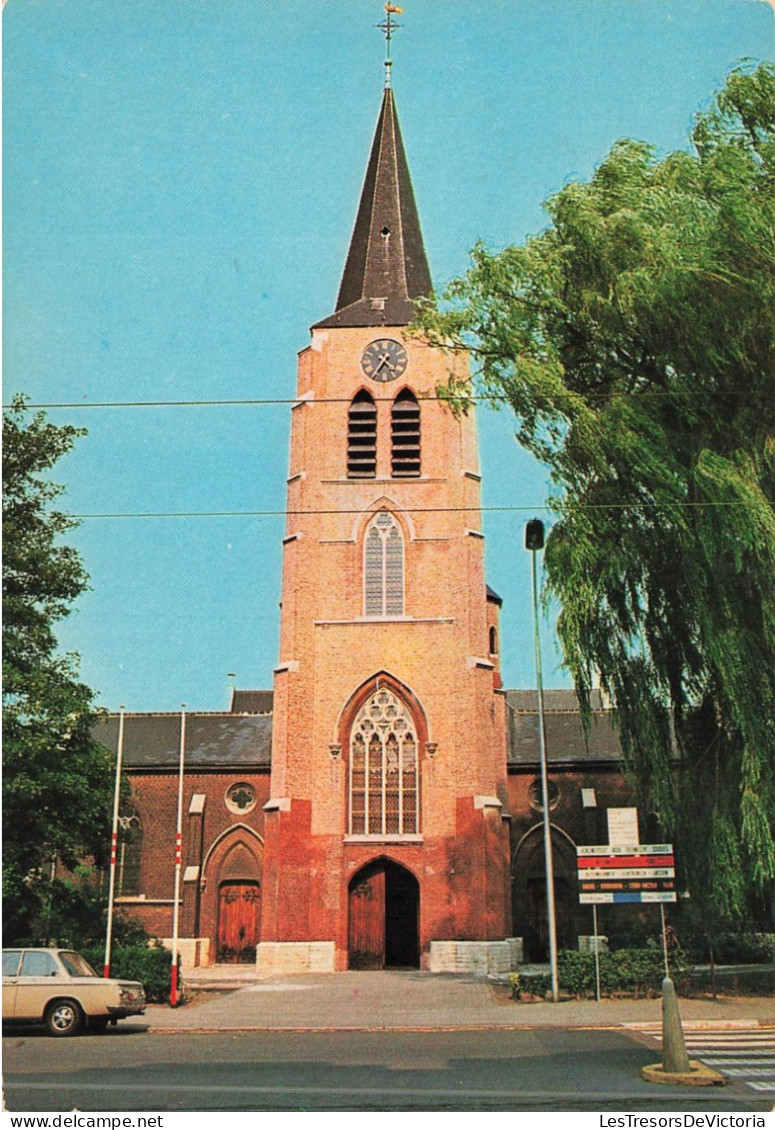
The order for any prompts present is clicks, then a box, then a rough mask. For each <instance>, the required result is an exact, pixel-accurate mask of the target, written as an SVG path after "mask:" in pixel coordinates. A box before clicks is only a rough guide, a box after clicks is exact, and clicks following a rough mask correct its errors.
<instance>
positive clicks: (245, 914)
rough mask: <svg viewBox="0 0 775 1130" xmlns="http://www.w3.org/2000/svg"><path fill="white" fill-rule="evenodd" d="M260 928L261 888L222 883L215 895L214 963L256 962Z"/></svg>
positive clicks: (251, 885)
mask: <svg viewBox="0 0 775 1130" xmlns="http://www.w3.org/2000/svg"><path fill="white" fill-rule="evenodd" d="M260 926H261V887H260V885H259V884H258V883H249V882H239V881H237V882H228V883H222V884H221V887H220V890H219V892H218V949H217V955H216V961H219V962H234V963H240V964H247V963H250V962H253V961H255V960H256V946H257V945H258V938H259V930H260Z"/></svg>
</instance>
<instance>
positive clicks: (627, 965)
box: [557, 947, 688, 997]
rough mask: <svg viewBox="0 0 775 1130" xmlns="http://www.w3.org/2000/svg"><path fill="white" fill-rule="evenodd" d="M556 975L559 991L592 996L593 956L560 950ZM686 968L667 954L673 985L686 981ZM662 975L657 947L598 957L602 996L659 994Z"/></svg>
mask: <svg viewBox="0 0 775 1130" xmlns="http://www.w3.org/2000/svg"><path fill="white" fill-rule="evenodd" d="M557 972H558V975H559V981H560V988H561V989H563V990H564V991H565V992H567V993H572V994H573V995H574V996H576V997H587V996H592V995H594V992H595V955H594V953H580V952H579V951H578V950H560V952H559V953H558V955H557ZM687 974H688V967H687V963H686V960H685V958H684V956H683V954H682V953H681V952H680V951H673V952H672V953H671V954H670V976H671V977H672V979H673V980H674V981H675V982H676V985H682V984H683V983H684V982H685V981H686V978H687ZM664 975H665V965H664V958H663V955H662V952H661V950H659V949H657V948H656V947H647V948H643V949H620V950H616V951H615V952H613V953H607V952H601V953H600V989H601V992H604V993H609V994H614V993H633V994H634V995H635V996H636V997H638V996H643V995H645V994H648V993H658V992H659V991H660V989H661V986H662V979H663V977H664Z"/></svg>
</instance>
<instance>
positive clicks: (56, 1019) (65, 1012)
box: [45, 1000, 83, 1036]
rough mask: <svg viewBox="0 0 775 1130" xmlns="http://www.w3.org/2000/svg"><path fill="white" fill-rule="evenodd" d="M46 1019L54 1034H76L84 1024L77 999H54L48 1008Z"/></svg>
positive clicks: (51, 1032) (51, 1033)
mask: <svg viewBox="0 0 775 1130" xmlns="http://www.w3.org/2000/svg"><path fill="white" fill-rule="evenodd" d="M45 1019H46V1027H47V1028H48V1030H49V1033H50V1035H52V1036H74V1035H75V1034H76V1033H77V1032H80V1030H81V1027H82V1025H83V1016H82V1014H81V1009H80V1007H79V1006H78V1005H77V1004H76V1002H75V1001H67V1000H65V1001H54V1002H53V1004H50V1005H49V1006H48V1008H47V1009H46V1018H45Z"/></svg>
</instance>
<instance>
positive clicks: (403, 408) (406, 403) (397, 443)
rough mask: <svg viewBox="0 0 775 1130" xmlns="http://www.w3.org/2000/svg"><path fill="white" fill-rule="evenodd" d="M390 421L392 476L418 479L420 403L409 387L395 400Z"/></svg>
mask: <svg viewBox="0 0 775 1130" xmlns="http://www.w3.org/2000/svg"><path fill="white" fill-rule="evenodd" d="M390 422H391V443H392V446H391V473H392V476H393V478H394V479H416V478H417V477H418V476H419V474H420V405H419V404H418V403H417V400H416V398H415V397H414V395H413V394H412V393H411V392H410V391H409V389H406V388H405V389H404V390H403V392H400V393H399V394H398V396H397V397H396V398H395V400H394V401H393V410H392V413H391V421H390Z"/></svg>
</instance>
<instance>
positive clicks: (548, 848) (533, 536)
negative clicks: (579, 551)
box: [525, 518, 560, 1003]
mask: <svg viewBox="0 0 775 1130" xmlns="http://www.w3.org/2000/svg"><path fill="white" fill-rule="evenodd" d="M525 548H526V549H527V550H529V551H530V556H531V560H532V566H533V568H532V572H533V631H534V634H535V652H536V689H537V691H538V745H539V750H540V757H541V805H542V808H543V817H544V862H545V868H546V914H547V919H548V925H549V964H550V966H551V971H552V1000H553V1001H554V1002H555V1003H556V1002H557V1001H558V1000H559V995H560V994H559V983H558V976H557V923H556V918H555V913H554V864H553V862H552V826H551V821H550V818H549V775H548V770H547V764H546V729H545V726H544V685H543V674H542V666H541V636H540V633H539V630H538V628H539V619H538V577H537V568H536V556H537V554H538V553H539V551H540V550H542V549H543V548H544V524H543V522H542V521H541V520H540V519H539V518H533V519H531V521H529V522H528V523H527V525H526V526H525Z"/></svg>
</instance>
